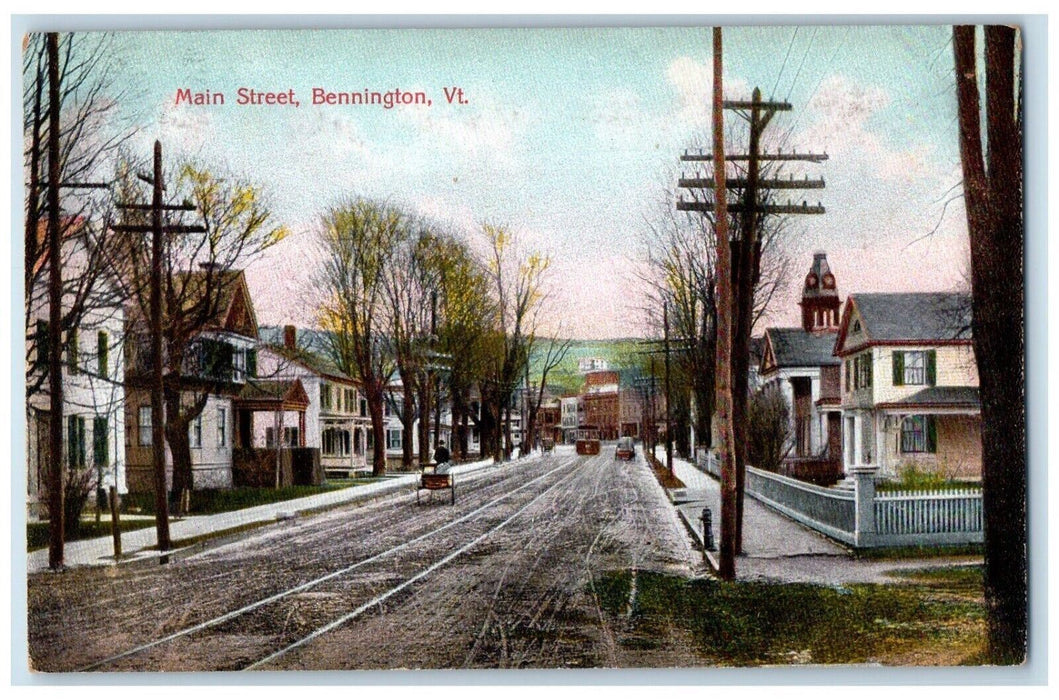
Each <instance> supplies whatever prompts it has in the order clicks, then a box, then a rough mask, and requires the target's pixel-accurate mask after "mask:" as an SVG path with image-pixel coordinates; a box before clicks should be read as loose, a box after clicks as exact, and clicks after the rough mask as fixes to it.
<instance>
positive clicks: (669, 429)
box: [662, 301, 673, 476]
mask: <svg viewBox="0 0 1059 700" xmlns="http://www.w3.org/2000/svg"><path fill="white" fill-rule="evenodd" d="M662 330H663V338H664V339H665V353H666V469H667V470H669V474H670V475H671V476H672V474H673V419H672V415H673V397H672V396H671V395H670V393H669V302H668V301H664V302H662Z"/></svg>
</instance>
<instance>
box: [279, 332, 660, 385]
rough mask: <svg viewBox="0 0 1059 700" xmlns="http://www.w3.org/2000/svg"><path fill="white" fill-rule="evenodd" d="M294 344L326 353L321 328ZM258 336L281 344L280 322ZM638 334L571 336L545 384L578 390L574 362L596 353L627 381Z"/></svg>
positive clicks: (535, 373) (541, 349)
mask: <svg viewBox="0 0 1059 700" xmlns="http://www.w3.org/2000/svg"><path fill="white" fill-rule="evenodd" d="M297 332H298V340H297V342H298V346H299V347H301V348H305V349H307V350H311V351H314V352H318V353H320V354H322V355H326V354H327V341H326V334H325V333H324V332H323V331H318V330H313V329H309V328H299V329H298V331H297ZM259 337H260V338H261V340H262V341H263V342H266V343H274V344H277V345H279V344H281V343H282V342H283V329H282V327H280V326H262V327H261V328H260V329H259ZM639 342H640V339H639V338H615V339H608V340H574V341H573V342H572V344H571V346H570V351H569V352H568V353H567V354H566V357H565V358H564V360H563V362H562V363H561V364H560V365H559V366H558V367H556V368H555V369H553V370H552V371H551V372H549V373H548V385H549V386H551V387H553V390H555V391H557V392H559V393H570V394H575V393H577V392H578V391H580V389H581V386H582V385H583V384H584V382H585V379H584V375H582V374H580V373H579V372H578V371H577V363H578V361H579V360H581V359H582V358H588V357H599V358H602V359H604V360H606V361H607V363H608V364H609V365H610V368H611V369H613V370H616V371H618V372H620V373H621V383H622V384H623V385H628V384H631V383H632V381H633V379H634V378H635V377H636V376H638V375H639V372H638V370H637V368H636V367H635V366H634V363H635V362H637V360H639V359H640V358H639V357H638V356H637V355H636V354H635V353H636V351H637V350H639V349H640V348H639V347H638V346H637V343H639ZM547 347H548V340H547V339H546V338H541V339H539V340H538V341H537V345H536V347H535V350H534V354H533V356H532V357H531V358H530V381H531V382H533V383H536V382H538V381H540V373H541V366H540V365H541V363H542V362H543V360H544V357H543V356H544V353H545V352H546V351H547Z"/></svg>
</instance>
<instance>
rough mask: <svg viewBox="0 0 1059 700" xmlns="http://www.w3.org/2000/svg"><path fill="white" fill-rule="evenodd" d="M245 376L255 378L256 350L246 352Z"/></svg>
mask: <svg viewBox="0 0 1059 700" xmlns="http://www.w3.org/2000/svg"><path fill="white" fill-rule="evenodd" d="M246 376H248V377H256V376H257V350H255V349H254V348H251V349H249V350H247V351H246Z"/></svg>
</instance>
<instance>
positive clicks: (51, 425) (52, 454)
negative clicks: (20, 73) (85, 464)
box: [48, 32, 65, 570]
mask: <svg viewBox="0 0 1059 700" xmlns="http://www.w3.org/2000/svg"><path fill="white" fill-rule="evenodd" d="M59 231H60V226H59V35H58V34H56V33H55V32H51V33H49V34H48V328H49V331H48V372H49V376H48V391H49V393H50V397H49V398H50V406H49V409H50V413H49V415H48V522H49V531H48V566H49V567H50V568H51V569H56V570H57V569H61V568H62V567H63V555H64V552H63V549H64V530H63V528H64V527H65V523H64V522H63V516H64V513H63V432H62V431H63V383H62V325H61V324H62V270H61V269H59V262H60V254H61V253H60V251H61V249H62V245H61V241H60V236H59Z"/></svg>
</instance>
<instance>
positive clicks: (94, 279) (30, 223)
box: [22, 34, 135, 399]
mask: <svg viewBox="0 0 1059 700" xmlns="http://www.w3.org/2000/svg"><path fill="white" fill-rule="evenodd" d="M45 43H46V42H45V35H43V34H31V35H29V36H28V37H27V38H26V41H25V45H24V49H23V55H22V78H23V143H24V150H23V159H24V168H25V173H26V200H25V231H24V233H25V235H24V255H25V259H24V264H25V269H24V275H25V278H24V292H25V311H26V314H25V324H26V325H25V327H26V396H27V398H28V399H32V398H33V397H34V396H35V395H36V394H37V393H39V392H42V391H46V384H47V367H46V364H45V363H44V362H42V360H43V358H44V355H45V353H44V352H43V350H44V348H43V346H42V345H41V341H42V340H44V339H46V338H47V334H48V333H51V332H58V333H59V334H60V336H65V335H67V334H68V333H70V332H71V331H72V330H73V329H76V328H78V327H80V326H81V325H82V321H83V320H84V318H85V317H86V316H91V315H92V314H93V313H94V312H95V311H97V310H102V311H104V312H105V311H107V310H109V309H114V308H117V309H120V308H121V307H122V305H123V303H124V299H123V298H122V296H121V288H120V286H118V285H116V284H114V283H113V277H114V275H115V270H114V269H113V268H112V267H111V265H110V260H111V258H112V257H113V255H112V254H113V251H112V250H111V248H112V247H113V246H114V245H115V240H116V238H117V235H118V234H115V233H114V232H113V231H112V230H111V229H110V225H111V224H112V223H114V220H115V209H114V206H113V199H112V197H111V195H110V191H109V189H108V188H107V184H108V183H109V182H110V181H111V179H112V177H113V168H114V163H115V160H116V157H117V155H118V151H119V149H120V148H121V146H122V145H123V144H124V143H125V142H126V141H127V140H128V139H129V138H130V137H131V136H132V135H133V134H134V133H135V129H134V128H133V127H132V126H131V125H130V124H128V123H127V122H126V121H125V120H123V119H122V118H121V117H120V116H118V114H117V109H116V106H117V104H118V103H119V101H120V100H121V99H122V98H123V95H122V94H121V93H120V92H117V91H116V90H115V89H114V85H113V79H112V65H113V64H112V60H113V47H112V45H111V40H110V37H109V36H108V35H97V34H91V35H85V34H59V35H58V44H59V54H58V61H59V63H58V72H59V76H58V78H59V91H58V100H57V103H56V104H55V105H54V106H53V105H50V104H49V102H48V99H47V94H46V93H47V75H46V73H47V70H46V68H47V56H46V50H45ZM53 108H54V110H55V111H56V112H57V113H58V116H59V120H58V121H59V125H60V126H59V129H58V133H59V181H60V183H61V184H64V185H68V186H65V187H62V188H61V189H60V193H61V199H60V203H59V207H60V211H59V213H58V214H57V215H56V217H57V218H58V220H59V227H60V238H61V239H62V241H63V245H62V247H61V249H60V259H59V261H58V266H59V268H60V270H61V271H62V277H63V279H62V291H61V296H62V300H63V304H62V307H63V308H62V314H61V323H60V328H59V329H53V328H50V326H48V325H42V324H39V323H38V320H40V319H41V318H43V315H44V313H45V312H44V309H45V307H46V305H47V295H48V288H47V287H48V285H47V283H46V278H47V275H48V269H49V264H50V260H49V253H48V246H47V245H46V241H45V236H44V232H45V224H46V222H47V219H48V216H49V212H48V202H47V197H46V196H45V195H46V188H45V187H44V185H45V184H46V183H47V180H48V176H47V166H48V163H47V158H46V157H45V150H46V148H45V146H46V144H47V141H48V136H49V116H50V114H51V110H52V109H53ZM69 185H80V186H79V187H70V186H69ZM84 185H95V186H93V187H85V186H84Z"/></svg>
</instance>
